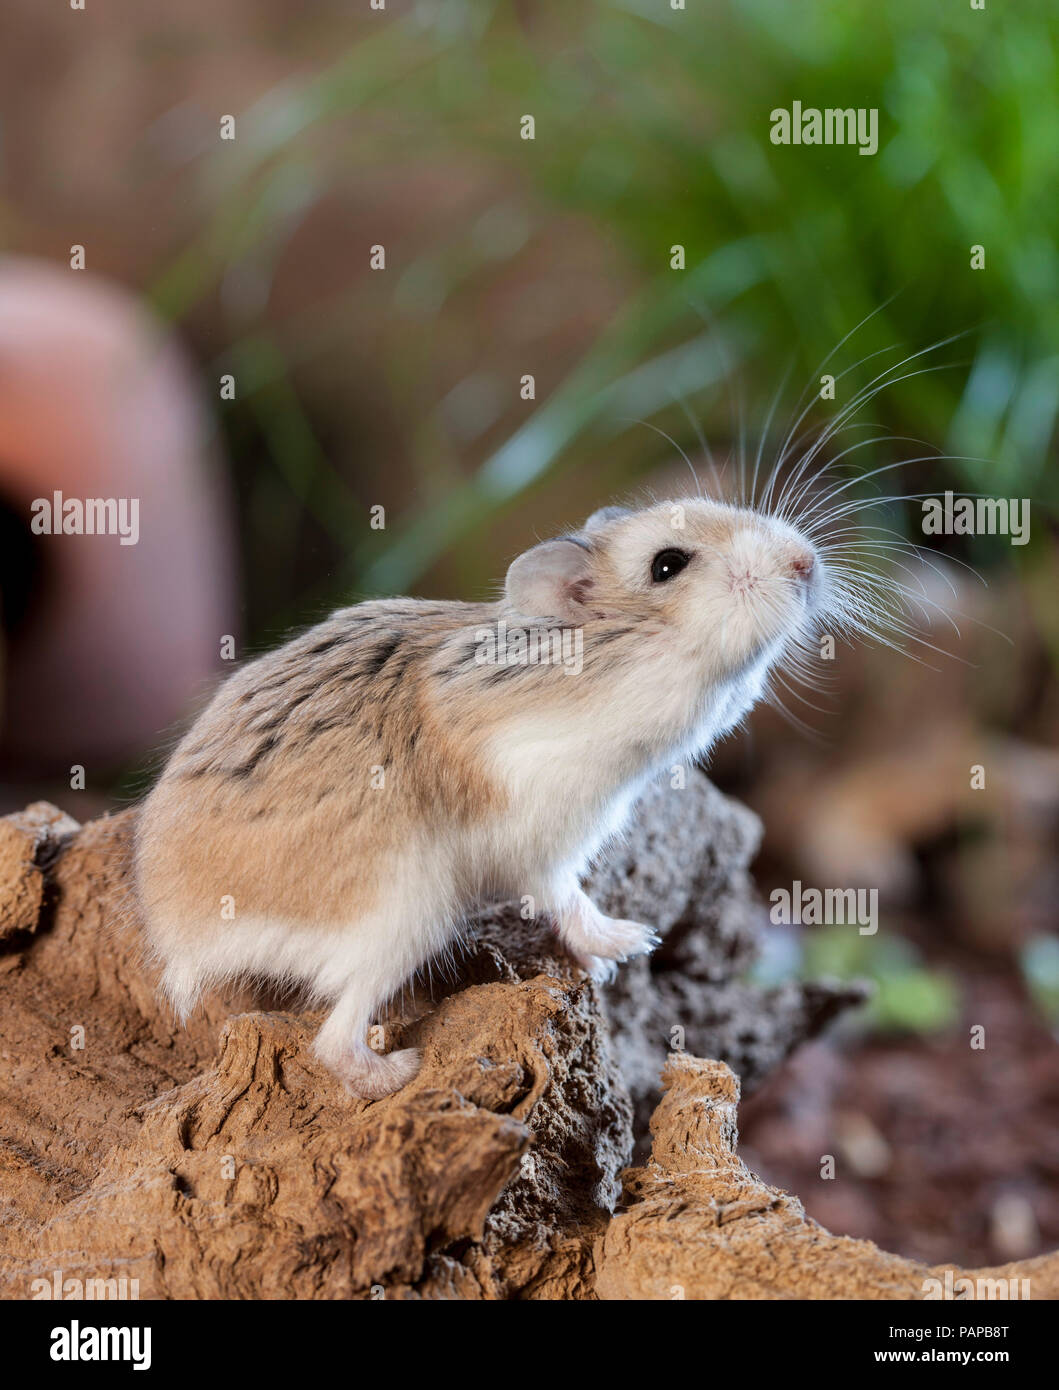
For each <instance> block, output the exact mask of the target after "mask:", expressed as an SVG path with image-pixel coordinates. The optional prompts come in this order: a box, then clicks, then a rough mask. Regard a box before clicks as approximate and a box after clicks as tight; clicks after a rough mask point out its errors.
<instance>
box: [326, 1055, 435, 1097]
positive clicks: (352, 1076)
mask: <svg viewBox="0 0 1059 1390" xmlns="http://www.w3.org/2000/svg"><path fill="white" fill-rule="evenodd" d="M421 1061H422V1057H421V1054H420V1051H419V1048H418V1047H405V1048H402V1049H401V1050H400V1051H399V1052H387V1053H385V1054H383V1053H379V1052H372V1050H371V1048H370V1047H366V1048H363V1049H361V1048H358V1049H357V1051H356V1052H355V1053H351V1054H350V1055H348V1056H347V1057H344V1058H342V1059H341V1060H340V1061H338V1060H335V1061H331V1060H330V1059H328V1066H329V1067H330V1068H331V1070H332V1071H333V1072H335V1074H336V1075H337V1076H339V1077H340V1078H341V1079H342V1082H343V1083H344V1085H345V1088H346V1090H347V1091H348V1092H349V1094H350V1095H351V1096H356V1097H358V1098H359V1099H360V1100H381V1099H382V1098H383V1096H392V1095H393V1093H394V1092H395V1091H399V1090H400V1089H401V1087H402V1086H407V1085H408V1083H409V1081H411V1080H413V1079H414V1078H415V1076H416V1075H417V1074H418V1072H419V1067H420V1064H421Z"/></svg>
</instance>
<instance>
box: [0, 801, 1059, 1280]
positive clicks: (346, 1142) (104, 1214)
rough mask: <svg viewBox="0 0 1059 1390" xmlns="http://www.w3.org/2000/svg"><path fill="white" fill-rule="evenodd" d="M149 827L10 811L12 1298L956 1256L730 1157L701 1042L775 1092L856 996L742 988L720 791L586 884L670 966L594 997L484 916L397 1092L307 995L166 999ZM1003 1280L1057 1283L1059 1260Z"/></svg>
mask: <svg viewBox="0 0 1059 1390" xmlns="http://www.w3.org/2000/svg"><path fill="white" fill-rule="evenodd" d="M134 814H135V813H134V812H126V813H123V814H121V815H118V816H113V817H106V818H103V819H102V820H98V821H95V822H92V823H90V824H88V825H86V826H84V827H83V828H79V827H77V825H76V823H75V822H73V821H71V820H70V819H69V818H68V817H66V816H64V815H62V813H60V812H58V811H57V810H56V809H55V808H54V807H49V806H47V805H45V804H38V805H36V806H34V807H31V808H29V809H28V810H27V811H26V812H23V813H21V814H20V815H18V816H13V817H8V818H7V819H6V820H3V821H0V1060H2V1062H3V1069H2V1073H0V1200H2V1216H0V1295H2V1296H3V1297H6V1298H28V1297H32V1296H34V1295H35V1294H38V1295H39V1292H40V1291H41V1290H42V1289H51V1290H53V1291H54V1290H55V1289H57V1288H62V1289H65V1291H66V1293H67V1295H68V1296H71V1297H78V1296H82V1294H85V1293H88V1294H90V1295H91V1294H92V1293H93V1292H94V1294H95V1296H103V1295H104V1294H106V1293H107V1292H108V1290H109V1291H110V1292H111V1293H112V1292H113V1289H114V1287H115V1286H116V1284H117V1281H120V1280H125V1281H126V1284H125V1285H124V1286H123V1287H124V1288H126V1289H131V1288H132V1285H131V1281H133V1280H135V1281H137V1284H136V1292H137V1293H138V1296H139V1297H141V1298H261V1297H266V1298H367V1297H387V1298H460V1299H464V1298H465V1299H481V1298H487V1299H496V1298H553V1299H591V1298H608V1299H618V1298H664V1299H670V1298H674V1297H686V1298H726V1297H754V1298H767V1297H808V1298H814V1297H815V1298H833V1297H890V1298H914V1297H922V1296H923V1281H924V1279H926V1278H929V1277H931V1275H932V1274H935V1273H937V1271H927V1270H925V1269H924V1268H923V1267H921V1266H918V1265H916V1264H914V1263H912V1262H910V1261H907V1260H902V1259H899V1258H897V1257H896V1256H891V1255H887V1254H884V1253H882V1252H880V1251H879V1250H877V1249H876V1248H875V1247H874V1246H873V1245H871V1244H869V1243H867V1242H864V1241H855V1240H850V1239H847V1238H842V1237H835V1236H831V1235H829V1234H828V1233H827V1232H826V1231H824V1230H823V1229H822V1228H821V1227H820V1226H818V1225H816V1223H814V1222H812V1221H810V1220H808V1219H807V1218H806V1217H805V1215H804V1212H803V1211H802V1208H801V1204H800V1203H799V1202H798V1201H797V1199H796V1198H793V1197H790V1196H787V1195H785V1194H784V1193H782V1192H779V1191H777V1190H776V1189H773V1188H770V1187H768V1186H766V1185H765V1184H764V1183H762V1182H760V1181H759V1180H758V1179H757V1178H755V1177H754V1176H753V1175H752V1174H751V1173H749V1171H748V1170H747V1169H746V1168H745V1167H744V1166H743V1165H742V1163H741V1162H740V1160H739V1159H738V1158H737V1157H736V1155H735V1140H736V1113H735V1112H736V1104H737V1100H738V1083H737V1082H736V1080H735V1077H734V1075H733V1072H732V1071H731V1070H729V1067H728V1066H726V1065H724V1063H722V1062H714V1061H700V1060H698V1059H697V1058H696V1057H694V1056H692V1055H691V1052H699V1053H702V1054H706V1055H709V1056H717V1057H723V1058H724V1060H725V1062H727V1063H730V1064H731V1066H732V1067H733V1068H735V1070H737V1071H739V1072H740V1074H741V1075H742V1076H743V1078H744V1081H747V1082H749V1083H753V1082H754V1081H755V1080H757V1079H759V1078H760V1077H761V1076H763V1075H765V1074H766V1073H767V1072H768V1070H770V1068H771V1067H773V1066H774V1065H775V1064H776V1063H777V1062H778V1061H779V1060H780V1059H781V1058H782V1057H783V1056H785V1055H786V1054H787V1052H789V1051H790V1049H791V1048H792V1047H794V1046H796V1045H797V1044H798V1043H799V1042H801V1041H802V1040H803V1039H805V1038H807V1037H809V1036H812V1035H813V1034H814V1033H815V1032H817V1031H819V1029H820V1028H821V1027H823V1026H824V1024H825V1023H826V1022H827V1021H828V1020H829V1019H830V1018H832V1017H833V1016H834V1015H835V1014H836V1013H838V1012H839V1011H840V1010H841V1009H842V1008H843V1007H845V1006H846V1005H848V1004H850V1003H852V1002H855V1001H856V1000H857V999H858V998H859V997H860V992H859V991H858V990H857V989H855V988H852V989H851V988H848V987H839V986H829V985H827V984H818V985H797V984H791V985H788V986H785V987H784V988H782V989H779V990H773V991H768V992H762V991H759V990H757V989H755V988H754V987H752V986H750V985H747V984H744V983H741V982H740V979H739V977H740V976H741V975H742V974H743V972H744V971H745V968H746V966H747V965H748V964H749V963H750V961H751V960H752V959H753V955H754V952H755V949H756V942H757V936H758V930H759V927H758V922H759V919H760V908H759V907H758V906H757V904H756V902H755V899H754V895H753V890H752V887H751V884H750V881H749V878H748V875H747V864H748V861H749V859H750V857H751V855H752V854H753V852H754V849H755V848H756V843H757V834H758V830H757V824H756V822H755V820H754V818H753V817H752V816H751V815H750V813H749V812H747V811H745V810H744V809H743V808H741V807H739V806H736V805H735V804H734V803H732V802H729V801H727V800H726V799H725V798H723V797H722V796H720V794H719V793H718V792H717V791H716V790H715V789H714V788H713V787H711V786H710V784H709V783H708V782H707V781H706V780H705V779H704V778H701V777H699V776H697V775H696V776H694V777H692V778H691V779H690V781H689V784H688V786H687V787H685V788H683V789H682V790H680V791H675V790H671V789H669V788H666V789H661V788H660V789H656V790H655V791H653V792H652V793H650V794H649V795H648V796H647V797H646V798H645V799H644V802H643V803H642V804H641V807H640V808H639V811H638V813H637V818H636V822H635V824H634V825H633V827H632V829H631V831H630V835H629V838H628V841H627V843H626V844H625V845H624V846H623V847H622V848H621V849H619V850H618V851H617V852H615V853H614V854H613V855H612V856H611V858H610V860H609V861H608V864H607V865H606V866H605V867H604V868H602V869H600V870H599V871H598V872H597V873H596V874H595V876H594V881H593V883H592V885H591V889H592V892H593V893H594V895H595V896H596V898H597V900H598V901H599V902H600V904H601V905H602V906H603V907H604V908H605V909H607V910H609V911H611V912H613V913H615V914H616V915H620V916H627V917H639V918H641V919H645V920H650V921H651V922H653V923H654V924H655V925H657V926H658V928H659V930H660V932H661V934H662V936H663V938H664V941H663V945H662V947H661V948H660V950H659V952H658V954H657V955H656V957H655V958H654V959H653V960H652V961H651V962H647V961H641V962H634V963H632V964H631V965H630V966H628V967H625V968H623V971H622V973H621V974H620V976H619V979H618V980H617V982H616V983H615V984H614V985H613V986H610V987H608V989H607V990H606V991H603V992H601V991H600V990H599V988H598V987H597V986H596V985H594V984H592V983H591V982H589V981H587V980H586V979H585V978H584V977H583V976H581V975H580V974H579V973H578V972H577V971H576V970H575V969H573V968H572V967H571V965H570V964H569V962H568V961H566V960H565V958H564V957H563V956H562V955H561V953H560V952H559V950H558V947H557V945H556V943H555V939H554V937H553V936H552V934H551V933H550V932H549V930H548V927H547V924H546V923H543V922H530V923H527V922H523V921H522V920H521V918H520V916H519V913H518V910H517V908H516V907H514V906H508V907H503V908H497V909H493V910H490V911H489V912H486V913H483V914H482V915H481V917H480V918H479V919H477V921H476V922H475V923H473V924H472V933H471V939H470V940H469V942H468V945H467V949H466V952H465V954H464V957H463V960H462V963H461V965H460V967H459V970H458V973H457V975H456V977H455V978H452V979H449V980H446V981H435V982H434V987H433V991H432V992H431V991H429V990H428V989H427V988H426V987H425V986H423V987H420V988H419V989H417V990H416V991H415V992H413V993H412V994H411V996H410V997H409V999H408V1000H407V1001H406V1002H405V1005H404V1006H403V1007H402V1009H400V1010H397V1011H395V1013H394V1015H393V1017H392V1018H391V1019H390V1020H389V1021H388V1022H387V1024H386V1025H385V1033H386V1045H387V1046H395V1045H399V1046H400V1045H408V1044H415V1045H418V1046H420V1047H422V1049H423V1054H424V1064H423V1069H422V1071H421V1073H420V1075H419V1076H418V1078H417V1079H416V1080H415V1081H414V1082H413V1083H412V1084H411V1085H409V1086H408V1087H406V1088H405V1089H404V1090H403V1091H401V1092H400V1093H398V1094H397V1095H395V1096H392V1097H389V1098H387V1099H386V1100H383V1101H377V1102H374V1103H368V1102H364V1101H357V1100H351V1099H350V1098H349V1097H348V1096H347V1095H346V1094H345V1092H344V1091H343V1090H342V1088H341V1086H340V1085H339V1084H338V1083H337V1082H335V1080H334V1079H333V1078H332V1077H331V1076H330V1074H329V1073H328V1072H326V1071H325V1070H324V1069H323V1068H322V1067H321V1066H320V1064H319V1063H317V1062H316V1061H315V1059H314V1057H313V1055H312V1053H311V1051H310V1048H309V1042H310V1040H311V1037H312V1034H313V1031H314V1028H315V1026H316V1024H317V1023H318V1021H319V1020H318V1017H317V1016H314V1015H312V1014H309V1013H305V1012H303V1011H300V1010H299V1009H298V1008H297V1005H296V1001H291V1000H277V999H271V1000H269V999H264V998H262V997H260V996H257V997H255V996H251V995H246V996H243V997H240V998H229V999H226V1000H225V999H219V998H210V999H209V1000H208V1001H207V1004H206V1007H205V1008H204V1010H203V1011H202V1012H201V1013H200V1014H199V1015H198V1016H196V1017H195V1018H193V1019H192V1020H191V1022H190V1025H189V1027H188V1028H187V1029H184V1028H182V1027H180V1026H179V1025H177V1024H175V1023H174V1021H173V1020H172V1019H171V1018H170V1017H169V1016H168V1014H167V1012H166V1010H165V1009H164V1008H163V1007H162V1006H161V1005H160V1004H159V1003H158V1000H157V997H156V994H155V991H154V974H153V971H152V969H151V967H150V966H149V965H148V964H147V963H146V962H145V961H144V960H143V958H142V951H141V942H140V933H139V926H138V923H137V920H136V913H135V906H134V903H133V900H132V896H131V893H130V890H129V881H128V845H129V838H130V831H131V825H132V817H133V815H134ZM604 994H605V995H606V998H604ZM674 1038H677V1039H679V1040H680V1041H681V1043H682V1045H683V1046H684V1048H686V1049H688V1050H687V1051H684V1052H680V1053H673V1054H670V1055H669V1056H668V1061H667V1053H668V1048H669V1045H670V1043H671V1042H672V1041H673V1039H674ZM663 1067H664V1075H663V1081H664V1084H665V1088H666V1089H665V1093H664V1095H663V1096H662V1099H661V1101H660V1103H658V1104H657V1107H656V1108H654V1113H653V1118H651V1120H650V1126H651V1130H652V1133H653V1149H652V1156H651V1158H650V1160H649V1161H648V1162H647V1163H646V1165H645V1166H642V1167H637V1168H633V1169H628V1168H627V1167H626V1165H627V1164H628V1163H629V1161H630V1158H631V1157H632V1155H633V1152H634V1143H635V1139H636V1135H637V1132H638V1131H639V1130H640V1129H641V1128H642V1127H643V1121H645V1120H646V1118H647V1117H648V1116H649V1115H650V1112H651V1110H652V1108H653V1107H655V1102H656V1101H657V1099H658V1094H659V1092H658V1078H659V1075H660V1073H662V1072H663ZM960 1273H961V1271H955V1277H957V1278H958V1277H959V1276H960ZM991 1273H992V1274H994V1275H996V1276H997V1277H1011V1278H1014V1277H1019V1278H1030V1279H1031V1285H1032V1293H1033V1295H1034V1296H1037V1297H1042V1296H1043V1297H1048V1296H1054V1294H1055V1291H1056V1288H1057V1287H1059V1268H1057V1257H1055V1256H1049V1257H1046V1258H1043V1259H1040V1260H1035V1261H1028V1262H1026V1263H1025V1264H1023V1265H1021V1266H1010V1267H1006V1268H1005V1269H1004V1270H999V1271H992V1272H991ZM94 1281H115V1284H112V1285H109V1286H108V1285H107V1284H105V1283H104V1284H99V1283H95V1282H94Z"/></svg>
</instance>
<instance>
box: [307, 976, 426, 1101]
mask: <svg viewBox="0 0 1059 1390" xmlns="http://www.w3.org/2000/svg"><path fill="white" fill-rule="evenodd" d="M404 978H405V977H403V976H402V977H401V978H400V979H397V978H395V977H394V976H393V973H392V972H387V973H384V972H381V971H378V970H376V971H372V970H370V969H369V968H367V967H366V966H362V967H361V968H360V969H358V970H357V971H356V972H355V973H354V974H353V975H352V976H351V978H350V979H349V981H348V982H347V983H346V985H345V986H344V987H343V989H342V992H341V993H340V994H339V996H338V999H337V1000H336V1002H335V1005H334V1008H332V1010H331V1012H330V1013H329V1014H328V1015H327V1018H326V1019H325V1020H324V1023H323V1026H322V1027H321V1029H320V1031H319V1033H317V1035H316V1041H315V1043H314V1044H313V1050H314V1051H315V1053H316V1055H317V1056H318V1057H319V1058H320V1060H321V1061H322V1062H323V1063H324V1064H325V1066H327V1067H329V1068H330V1069H331V1071H333V1072H334V1073H335V1075H336V1076H338V1077H340V1078H341V1079H342V1081H343V1082H344V1083H345V1086H346V1089H347V1090H348V1091H349V1092H350V1094H351V1095H354V1096H360V1097H361V1098H362V1099H364V1100H379V1099H381V1097H383V1096H388V1095H392V1094H393V1092H394V1091H399V1090H400V1089H401V1087H402V1086H404V1085H407V1083H408V1082H409V1081H411V1080H412V1078H413V1077H414V1076H415V1075H416V1073H417V1072H418V1071H419V1062H420V1057H419V1049H418V1048H415V1047H407V1048H402V1049H401V1050H400V1051H399V1052H390V1053H386V1054H385V1055H384V1054H382V1053H379V1052H375V1051H373V1050H372V1048H370V1047H369V1046H368V1044H367V1041H366V1036H367V1032H368V1029H369V1028H370V1027H371V1025H372V1023H373V1022H374V1021H375V1014H376V1011H377V1010H378V1009H379V1008H380V1006H381V1005H382V1004H384V1003H385V1001H386V1000H387V999H388V998H389V997H390V995H391V994H392V993H393V991H394V990H396V989H398V988H399V987H400V985H402V984H403V983H404Z"/></svg>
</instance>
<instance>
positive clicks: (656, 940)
mask: <svg viewBox="0 0 1059 1390" xmlns="http://www.w3.org/2000/svg"><path fill="white" fill-rule="evenodd" d="M603 921H604V923H605V924H606V926H605V928H604V930H603V931H601V932H600V934H599V938H598V940H597V941H596V944H595V946H594V947H593V950H594V953H595V954H596V955H598V956H605V957H606V958H607V959H608V960H618V961H624V960H629V959H630V958H631V957H632V956H646V955H650V953H651V952H652V951H653V950H654V949H655V947H656V946H658V945H660V944H661V941H662V938H661V937H660V936H659V935H658V933H657V932H656V931H655V929H654V927H645V926H644V925H643V923H642V922H627V921H625V920H624V919H622V918H615V917H604V919H603Z"/></svg>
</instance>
